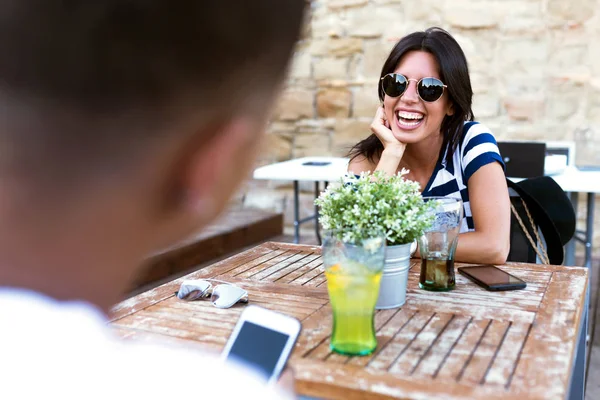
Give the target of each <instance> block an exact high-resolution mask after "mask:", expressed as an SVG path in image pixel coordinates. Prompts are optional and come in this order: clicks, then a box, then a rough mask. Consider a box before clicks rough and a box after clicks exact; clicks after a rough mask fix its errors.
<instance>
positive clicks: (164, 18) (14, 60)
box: [0, 0, 306, 157]
mask: <svg viewBox="0 0 600 400" xmlns="http://www.w3.org/2000/svg"><path fill="white" fill-rule="evenodd" d="M305 5H306V1H305V0H252V1H248V0H228V1H222V0H180V1H177V0H170V1H169V0H94V1H88V0H64V1H47V0H12V1H11V0H9V1H6V2H3V3H2V7H1V8H0V101H1V102H2V103H5V104H6V105H8V106H9V107H22V108H23V109H25V110H27V111H28V112H31V111H32V110H33V112H34V117H33V118H35V113H36V112H38V111H40V110H41V111H40V112H42V111H43V112H45V111H44V110H60V111H61V112H64V113H65V115H67V114H68V115H70V116H71V115H77V116H78V120H79V121H80V122H82V124H86V123H87V124H88V125H89V126H88V128H89V129H90V131H93V130H94V119H95V118H97V119H99V120H106V119H108V120H110V121H111V124H114V122H115V121H119V120H120V119H124V118H123V117H124V116H126V117H127V118H129V117H130V116H133V117H134V118H138V120H143V119H146V120H147V121H146V123H147V124H148V126H153V123H155V122H156V121H153V122H151V121H150V120H157V121H160V119H161V118H163V117H164V116H163V115H161V114H162V113H163V112H165V113H166V112H167V110H170V111H173V108H176V107H179V106H181V104H178V101H179V103H186V102H187V100H189V102H187V103H186V104H187V105H188V106H189V107H190V110H195V112H197V113H198V114H202V113H203V112H206V113H207V115H216V114H218V112H219V113H220V114H218V115H221V116H227V115H228V114H227V113H231V114H233V113H235V112H238V111H239V109H236V107H240V106H241V105H242V104H244V102H246V103H250V101H249V99H251V98H252V97H253V96H254V97H255V96H258V95H261V94H263V95H264V94H267V95H270V94H271V93H272V92H273V90H274V89H275V88H276V87H277V85H278V84H279V83H280V81H281V79H282V78H283V75H284V72H285V70H286V67H287V65H288V62H289V59H290V56H291V53H292V50H293V46H294V43H295V42H296V40H297V39H298V35H299V31H300V25H301V21H302V17H303V8H304V7H305ZM190 103H194V104H190ZM255 103H256V102H255ZM3 106H4V104H3ZM217 111H218V112H217ZM30 117H31V116H30ZM16 119H17V117H16V116H15V115H9V113H5V114H4V115H0V125H2V126H3V127H5V126H9V125H11V124H15V123H17V124H18V125H19V127H14V129H13V131H15V132H14V134H13V133H11V132H10V129H11V128H9V129H4V128H3V129H2V131H0V139H3V138H2V136H3V135H4V136H5V138H4V139H6V137H8V136H10V135H11V134H13V136H17V135H18V134H17V132H16V131H19V130H22V129H23V124H24V123H25V122H23V121H16ZM163 119H164V118H163ZM3 120H4V121H3ZM15 121H16V122H15ZM38 122H39V124H40V125H41V126H42V128H47V131H46V129H41V130H37V129H36V130H37V131H38V132H36V133H35V134H31V136H32V137H33V136H36V138H35V139H33V140H31V141H30V143H35V142H37V141H38V140H41V141H45V142H46V144H48V143H60V142H61V141H64V142H67V143H70V144H72V145H73V146H75V147H77V145H78V144H77V143H80V142H81V143H88V146H94V144H93V143H94V142H100V141H108V140H110V139H111V136H114V137H115V138H120V139H125V140H124V142H127V141H132V140H133V141H138V142H139V140H138V139H139V138H138V139H132V138H127V137H126V136H127V135H134V133H125V132H127V131H126V130H125V129H113V130H110V131H108V130H105V131H103V132H102V133H101V134H96V135H93V134H92V133H89V132H86V129H85V127H83V126H78V127H73V126H62V125H61V124H60V123H57V124H54V125H53V124H51V123H50V122H49V121H47V122H48V124H47V126H46V127H44V122H43V121H38ZM55 122H56V121H55ZM111 126H112V125H111ZM53 128H54V130H52V129H53ZM69 128H72V129H70V130H69ZM7 130H8V131H9V132H7ZM19 134H22V132H21V133H19ZM145 135H146V136H149V135H150V134H149V133H148V132H146V133H145ZM49 136H50V137H49ZM18 139H19V138H10V137H9V140H18ZM144 139H150V138H148V137H144ZM57 146H58V145H57ZM16 150H18V149H16ZM44 151H45V152H46V153H48V152H50V151H51V150H50V149H48V148H46V149H45V150H44ZM50 155H51V154H50ZM57 156H59V155H57ZM61 157H62V156H61Z"/></svg>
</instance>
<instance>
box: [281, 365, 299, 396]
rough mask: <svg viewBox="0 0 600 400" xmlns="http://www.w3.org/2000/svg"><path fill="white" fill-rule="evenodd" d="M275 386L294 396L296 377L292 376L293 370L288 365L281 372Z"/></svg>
mask: <svg viewBox="0 0 600 400" xmlns="http://www.w3.org/2000/svg"><path fill="white" fill-rule="evenodd" d="M277 386H278V387H279V388H281V389H283V391H284V392H286V393H288V394H291V395H292V396H293V397H292V398H295V397H296V390H295V389H296V388H295V386H296V379H295V378H294V370H293V369H291V368H290V367H285V369H284V370H283V373H282V374H281V376H280V377H279V380H278V381H277Z"/></svg>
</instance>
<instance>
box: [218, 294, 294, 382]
mask: <svg viewBox="0 0 600 400" xmlns="http://www.w3.org/2000/svg"><path fill="white" fill-rule="evenodd" d="M300 329H301V325H300V321H298V320H297V319H296V318H292V317H289V316H287V315H284V314H280V313H278V312H275V311H271V310H267V309H266V308H262V307H258V306H254V305H249V306H247V307H246V309H245V310H244V311H243V312H242V315H241V316H240V319H239V320H238V322H237V324H236V325H235V328H233V332H232V333H231V336H230V337H229V340H228V341H227V344H226V345H225V348H224V349H223V353H222V354H221V356H222V358H223V359H225V360H233V361H236V362H239V363H242V364H244V365H246V366H248V367H250V368H253V369H254V370H255V371H257V372H258V373H259V375H261V376H263V377H264V379H265V381H266V382H267V383H268V384H272V383H274V382H277V379H278V378H279V375H280V374H281V372H282V371H283V369H284V367H285V364H286V362H287V360H288V358H289V356H290V354H291V352H292V350H293V348H294V344H295V343H296V339H298V335H299V334H300Z"/></svg>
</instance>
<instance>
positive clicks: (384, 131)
mask: <svg viewBox="0 0 600 400" xmlns="http://www.w3.org/2000/svg"><path fill="white" fill-rule="evenodd" d="M371 132H373V133H374V134H375V135H376V136H377V137H378V138H379V140H380V141H381V143H382V144H383V148H384V151H385V152H386V153H393V154H397V155H399V156H402V154H403V153H404V149H405V148H406V144H404V143H402V142H400V141H399V140H398V139H396V137H395V136H394V134H393V133H392V130H391V129H390V123H389V121H388V120H387V119H386V117H385V112H384V111H383V107H381V106H380V107H378V108H377V112H376V113H375V118H373V122H371Z"/></svg>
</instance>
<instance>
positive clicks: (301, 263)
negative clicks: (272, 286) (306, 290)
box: [269, 253, 321, 283]
mask: <svg viewBox="0 0 600 400" xmlns="http://www.w3.org/2000/svg"><path fill="white" fill-rule="evenodd" d="M318 258H321V256H320V255H319V254H314V253H308V255H307V256H306V257H304V258H302V259H299V260H298V261H296V262H294V263H292V264H290V265H288V266H286V267H285V268H282V269H280V270H279V271H277V272H275V273H273V274H272V275H270V276H269V280H271V281H272V282H277V281H279V280H281V279H282V278H284V277H285V276H287V275H289V274H291V273H293V272H295V271H298V270H299V268H302V267H303V266H305V265H307V264H309V263H311V262H313V261H314V260H316V259H318ZM281 283H283V282H281Z"/></svg>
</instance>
